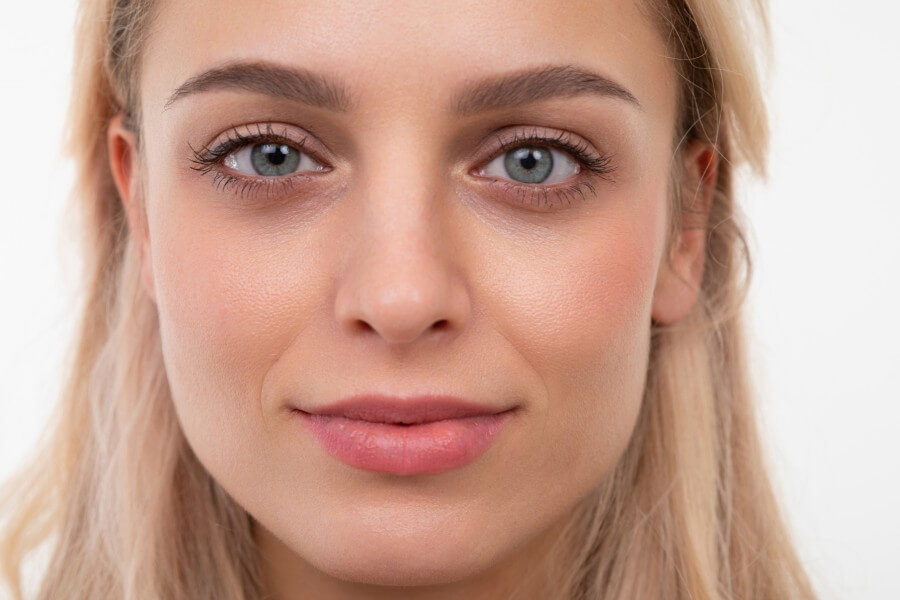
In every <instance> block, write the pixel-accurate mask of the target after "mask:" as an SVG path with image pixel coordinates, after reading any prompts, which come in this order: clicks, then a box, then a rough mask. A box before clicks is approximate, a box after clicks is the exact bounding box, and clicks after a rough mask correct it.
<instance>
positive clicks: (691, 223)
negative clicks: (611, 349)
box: [651, 140, 718, 324]
mask: <svg viewBox="0 0 900 600" xmlns="http://www.w3.org/2000/svg"><path fill="white" fill-rule="evenodd" d="M682 157H683V161H684V162H683V168H682V173H683V176H682V177H681V181H680V183H679V184H680V187H681V194H682V197H683V199H684V201H683V202H682V207H683V212H682V214H681V217H682V219H681V226H680V227H679V231H678V232H677V234H676V236H675V239H674V240H672V244H671V251H670V252H669V255H668V257H667V259H664V260H663V261H662V263H661V264H660V268H659V273H658V274H657V278H656V288H655V290H654V293H653V307H652V311H651V314H652V317H653V320H654V321H655V322H657V323H660V324H671V323H675V322H676V321H679V320H680V319H682V318H684V317H685V316H687V314H688V313H689V312H690V311H691V309H692V308H693V307H694V304H696V302H697V298H698V297H699V295H700V284H701V283H702V281H703V264H704V257H705V255H706V237H707V230H708V227H707V223H708V221H709V211H710V208H711V207H712V201H713V194H714V192H715V190H716V182H717V180H718V155H717V154H716V152H715V150H714V149H713V148H712V146H711V145H710V144H708V143H706V142H702V141H700V140H692V141H691V142H689V143H688V145H687V146H686V147H685V148H684V149H683V150H682Z"/></svg>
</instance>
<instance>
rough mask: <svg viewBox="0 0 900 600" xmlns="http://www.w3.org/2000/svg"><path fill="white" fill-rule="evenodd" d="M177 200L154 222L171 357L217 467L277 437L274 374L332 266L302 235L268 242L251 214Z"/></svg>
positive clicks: (176, 393)
mask: <svg viewBox="0 0 900 600" xmlns="http://www.w3.org/2000/svg"><path fill="white" fill-rule="evenodd" d="M176 205H178V202H172V203H171V204H170V206H168V207H167V208H166V210H165V211H164V214H161V215H160V217H159V218H158V219H157V220H156V222H155V223H153V224H152V227H153V229H152V231H153V234H154V238H153V242H152V246H153V251H152V260H153V276H154V281H155V285H156V293H157V305H158V310H159V316H160V334H161V338H162V345H163V356H164V360H165V364H166V371H167V375H168V378H169V383H170V387H171V390H172V395H173V401H174V403H175V407H176V411H177V413H178V416H179V420H180V422H181V424H182V427H183V428H184V430H185V433H186V435H187V438H188V439H189V440H190V441H191V444H192V446H194V449H195V451H196V452H197V453H198V455H200V456H201V458H202V457H207V458H208V459H209V460H206V461H205V462H206V464H207V465H209V466H210V468H211V469H213V470H215V469H216V468H217V467H216V465H217V460H216V459H215V458H214V457H222V456H227V455H232V456H234V455H235V452H238V453H241V452H244V451H246V452H247V454H245V455H246V456H252V455H255V454H258V452H259V449H260V448H261V447H264V445H265V444H268V443H270V441H271V440H267V435H266V430H265V426H266V425H267V424H268V423H267V421H266V420H267V419H271V414H269V413H267V412H266V410H265V407H264V406H263V404H262V402H263V399H262V391H263V384H264V380H265V377H266V374H267V373H268V371H269V369H270V368H271V366H272V364H273V363H275V362H276V361H277V360H278V358H279V357H280V356H281V355H282V354H283V353H284V351H285V349H286V348H287V347H289V346H290V344H291V343H292V341H293V340H294V339H295V338H296V336H298V335H300V334H301V332H302V331H303V329H304V320H308V319H310V318H312V315H314V314H315V312H316V310H318V309H319V307H320V306H321V302H322V300H321V297H322V294H321V293H320V290H318V288H317V287H316V284H315V282H316V281H317V277H318V275H319V274H320V273H321V272H322V267H321V265H317V266H316V267H315V269H313V268H312V267H311V265H313V264H316V263H315V261H314V260H312V259H309V260H304V257H310V256H313V254H312V252H313V250H312V249H311V248H308V247H306V246H304V243H309V242H304V241H303V237H302V236H293V239H292V241H291V242H290V243H284V242H283V241H280V242H278V243H266V242H273V240H274V238H273V237H268V238H267V237H265V236H261V235H260V234H259V232H258V231H256V232H255V233H251V232H252V231H253V230H252V229H251V228H250V227H248V226H247V224H246V222H244V223H238V221H237V220H235V221H234V222H231V221H230V220H228V219H222V218H221V215H219V216H218V218H214V216H213V215H211V214H209V213H207V212H206V211H204V210H202V209H196V208H194V209H179V208H177V207H176ZM316 298H319V300H318V301H317V300H316ZM317 304H318V305H319V306H318V307H317ZM239 455H240V454H239Z"/></svg>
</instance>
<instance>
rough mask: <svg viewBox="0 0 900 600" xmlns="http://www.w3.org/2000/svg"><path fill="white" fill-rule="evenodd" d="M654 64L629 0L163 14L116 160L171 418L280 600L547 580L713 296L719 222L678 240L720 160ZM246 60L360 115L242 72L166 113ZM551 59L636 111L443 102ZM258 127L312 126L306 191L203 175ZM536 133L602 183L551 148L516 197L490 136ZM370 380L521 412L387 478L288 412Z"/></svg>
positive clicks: (496, 594) (583, 101) (342, 5)
mask: <svg viewBox="0 0 900 600" xmlns="http://www.w3.org/2000/svg"><path fill="white" fill-rule="evenodd" d="M667 55H668V52H667V50H666V48H665V46H664V41H663V38H662V36H661V34H660V32H659V31H658V30H657V28H656V26H655V25H654V23H653V22H652V21H651V20H650V19H649V18H648V16H647V14H646V13H644V12H642V11H641V10H640V9H639V6H638V4H637V3H636V2H633V1H616V0H592V1H591V2H554V1H549V0H548V1H534V2H522V1H521V0H515V1H513V0H498V1H492V2H484V1H483V0H454V1H453V2H420V1H418V0H383V1H372V2H366V3H360V2H357V1H354V0H346V1H344V0H340V1H339V0H329V1H327V2H324V1H319V2H314V1H306V2H299V1H288V0H272V1H269V2H266V3H265V4H264V5H263V4H259V3H257V2H249V1H234V2H228V3H221V2H214V1H212V0H193V1H191V2H171V1H168V2H161V3H160V4H159V12H158V15H157V19H156V20H155V21H154V26H153V28H152V30H151V33H150V36H149V38H148V40H147V44H146V46H145V50H144V53H143V62H142V64H141V78H140V102H141V110H142V123H141V125H142V127H141V130H140V131H141V143H140V144H138V143H137V139H136V136H135V135H134V134H133V133H132V132H131V131H129V130H128V129H126V128H125V127H124V126H123V124H122V123H123V122H122V119H121V118H118V117H117V118H116V119H115V120H114V121H113V122H112V123H111V125H110V127H109V134H108V141H109V149H110V157H111V158H110V163H111V168H112V171H113V174H114V177H115V181H116V184H117V187H118V190H119V193H120V195H121V197H122V199H123V202H124V204H125V206H126V210H127V216H128V220H129V225H130V229H131V231H132V232H133V237H132V240H133V241H134V243H136V244H138V245H139V248H140V251H141V257H142V258H141V260H142V265H143V271H142V273H143V281H144V284H145V288H146V293H147V294H148V295H149V296H150V297H151V298H152V300H153V301H154V302H155V303H156V306H157V308H158V312H159V326H160V331H161V339H162V351H163V356H164V361H165V366H166V371H167V374H168V379H169V384H170V387H171V392H172V399H173V402H174V406H175V409H176V412H177V415H178V419H179V422H180V424H181V426H182V428H183V430H184V433H185V435H186V437H187V439H188V441H189V443H190V445H191V447H192V448H193V450H194V451H195V452H196V454H197V456H198V458H199V459H200V461H201V462H202V464H203V465H204V466H205V467H206V468H207V469H208V470H209V472H210V473H211V474H212V476H213V477H214V478H215V479H216V480H217V481H218V482H219V483H220V484H221V485H222V486H223V487H224V488H225V490H226V491H227V492H228V493H229V494H230V495H231V496H232V497H233V498H234V499H235V500H236V501H237V502H238V503H239V504H240V505H241V506H242V507H243V508H244V509H246V510H247V511H248V513H249V514H250V515H251V516H252V517H253V518H254V519H255V521H256V523H257V525H258V527H257V536H258V541H259V545H260V551H261V554H262V556H263V558H264V562H263V565H264V576H265V585H266V588H267V591H268V593H270V594H272V597H274V598H279V599H284V600H293V599H298V598H316V599H326V600H328V599H333V598H360V597H365V598H380V597H385V598H388V597H390V598H429V599H435V598H457V597H465V598H469V599H475V598H500V597H503V594H504V591H505V590H508V589H509V586H510V585H511V584H512V583H513V582H516V581H518V580H519V579H520V578H521V577H523V576H525V575H526V574H530V575H532V576H537V577H539V576H540V573H542V569H541V567H542V565H545V564H546V563H545V562H544V561H545V560H546V556H545V554H544V552H545V551H546V549H547V548H548V547H549V546H548V544H549V543H550V542H551V541H552V540H553V539H554V538H553V536H554V535H555V534H557V533H558V531H559V527H560V525H561V523H562V522H563V520H564V518H565V517H566V516H567V515H568V514H570V512H571V510H572V509H573V508H574V507H575V506H576V505H577V504H578V502H579V501H581V500H582V499H583V498H585V496H586V495H587V494H588V493H589V492H590V491H591V489H593V488H594V487H595V486H596V485H597V484H599V483H600V482H601V481H602V480H603V478H604V477H605V476H606V475H607V474H609V473H610V472H611V471H612V469H613V468H614V466H615V464H616V462H617V460H618V459H619V458H620V456H621V455H622V452H623V451H624V449H625V447H626V444H627V443H628V440H629V438H630V436H631V434H632V431H633V428H634V425H635V422H636V418H637V415H638V411H639V408H640V405H641V399H642V394H643V391H644V387H645V379H646V373H647V366H648V356H649V341H650V327H651V321H652V320H655V321H656V322H659V323H673V322H676V321H678V320H679V319H681V318H683V317H684V316H685V315H686V314H687V313H688V312H689V311H690V310H691V307H692V306H693V305H694V303H695V302H696V299H697V290H698V287H699V283H700V278H701V275H702V270H703V256H704V243H705V236H704V233H703V225H704V219H705V215H704V214H703V213H702V211H700V213H697V214H693V216H692V219H691V220H689V221H686V222H685V227H684V229H683V230H682V231H681V233H680V235H679V237H678V239H677V240H676V243H675V244H674V245H673V252H672V254H671V256H669V257H667V256H666V255H665V252H664V250H665V245H664V242H665V239H666V229H667V223H668V219H669V218H670V216H671V215H669V213H668V211H669V199H670V194H671V193H672V190H671V189H670V185H671V183H670V176H671V173H672V172H673V168H674V167H675V164H676V163H675V162H673V158H674V159H675V160H678V161H681V166H683V168H684V171H685V174H686V177H685V181H687V182H688V183H687V184H686V185H685V189H688V190H690V191H691V192H692V193H694V194H695V195H696V197H695V198H694V199H693V202H691V203H692V204H693V205H694V206H695V207H698V206H699V207H705V206H708V203H709V201H710V198H711V193H712V188H713V182H714V181H715V160H714V158H713V154H712V153H711V152H710V151H709V148H707V147H706V146H704V145H702V144H700V143H691V144H688V145H685V146H683V147H682V148H681V152H680V153H677V154H676V153H675V138H676V136H675V122H676V85H677V78H676V74H675V70H674V67H673V64H672V61H671V60H670V59H668V58H666V57H667ZM234 61H251V62H254V61H258V62H266V63H269V64H273V65H278V66H286V67H293V68H306V69H309V70H311V71H315V72H317V73H321V74H324V75H327V76H329V77H331V78H335V79H339V80H341V81H342V82H343V83H344V85H345V86H346V88H347V89H348V90H349V92H350V93H351V94H352V96H353V98H354V104H353V106H352V110H350V111H349V112H346V113H340V112H335V111H330V110H326V109H324V108H319V107H312V106H308V105H306V104H304V103H302V102H298V101H294V100H291V99H289V98H286V97H273V96H270V95H268V94H265V93H261V92H259V91H250V90H247V89H233V88H216V89H208V90H205V91H201V92H197V93H191V94H187V95H185V96H184V97H181V98H179V99H177V101H174V102H172V103H171V104H169V105H168V106H167V102H168V101H169V100H170V98H171V96H172V94H173V91H174V90H176V89H177V88H178V87H179V86H181V85H182V84H184V83H185V81H187V80H189V79H190V78H191V77H194V76H196V75H198V74H200V73H203V72H204V71H206V70H208V69H211V68H214V67H217V66H221V65H223V64H227V63H229V62H234ZM545 65H574V66H577V67H579V68H583V69H589V70H591V71H593V72H596V73H600V74H602V75H603V76H605V77H607V78H609V79H610V80H612V81H614V82H616V83H618V84H619V85H621V86H622V87H624V88H625V89H627V90H628V91H629V92H630V93H631V94H633V96H634V97H635V98H636V99H637V101H638V103H639V106H638V105H637V104H635V103H632V102H628V101H626V100H623V99H622V98H620V97H615V96H601V95H597V94H579V95H570V96H567V97H553V98H549V99H544V100H541V101H538V102H528V103H525V104H522V105H517V106H509V107H501V108H495V109H492V110H488V111H484V112H479V113H476V114H472V115H468V116H465V117H459V116H456V115H454V114H453V113H451V112H449V111H448V110H447V106H448V104H447V102H448V98H451V97H454V94H455V93H456V92H457V90H459V89H461V88H462V87H464V86H465V85H466V84H468V83H470V82H471V81H474V80H478V79H481V78H483V77H489V76H493V75H501V74H507V73H511V72H514V71H517V70H521V69H526V68H531V67H540V66H545ZM267 124H276V125H277V126H275V127H273V128H274V129H275V130H277V131H278V132H282V133H285V134H286V135H287V136H288V137H290V138H291V139H295V140H297V141H299V140H301V139H303V138H306V142H305V146H304V148H305V149H307V150H308V151H309V154H308V155H304V156H305V158H303V159H302V162H301V164H300V167H299V168H300V169H301V170H303V171H306V175H305V176H301V177H299V178H297V179H296V180H295V181H294V182H293V183H292V184H291V185H290V186H286V185H271V186H269V187H266V186H265V182H263V185H258V186H256V187H254V188H253V189H255V190H256V191H255V192H247V189H249V188H247V187H246V185H245V186H244V187H243V190H244V193H243V194H241V193H239V192H240V189H241V185H240V184H239V183H234V184H232V185H228V186H225V187H224V188H223V187H222V185H221V183H222V180H221V178H219V179H218V180H216V179H215V174H216V172H218V171H216V170H212V171H210V172H207V173H203V172H201V171H198V170H196V169H193V168H192V167H195V166H197V165H196V163H193V162H191V161H192V158H195V155H194V153H193V151H192V148H193V149H194V150H197V149H202V148H206V147H209V145H211V144H213V143H215V142H216V140H219V139H221V138H222V136H223V135H227V132H228V130H229V128H231V127H232V126H235V125H242V126H246V127H247V128H250V127H252V128H253V129H254V130H255V129H256V128H257V126H258V127H260V128H262V129H265V128H266V126H267ZM246 130H247V129H243V131H246ZM535 131H536V132H537V133H538V134H539V135H542V136H544V137H547V138H550V139H552V138H554V137H557V136H558V135H559V134H561V133H567V134H569V135H571V136H573V139H577V140H579V141H583V143H584V144H585V145H586V147H588V148H589V149H590V150H589V151H590V152H592V153H594V154H602V155H608V156H611V157H612V158H611V163H610V164H611V165H612V166H613V168H614V170H613V171H612V172H611V173H610V175H609V177H608V178H598V177H596V176H594V174H592V173H590V172H589V171H587V170H586V169H582V171H581V172H578V173H576V174H575V175H567V173H571V171H566V170H565V169H564V167H565V164H566V163H565V161H564V160H561V157H563V156H565V155H566V152H565V151H560V152H561V153H562V154H557V155H555V156H556V158H557V160H556V161H555V165H556V166H555V167H554V169H557V168H559V169H561V170H560V171H558V172H559V173H562V176H561V177H558V179H557V180H558V181H562V182H563V183H554V184H550V185H548V184H522V183H521V180H517V179H515V178H513V175H511V174H510V173H509V172H507V171H504V170H503V156H504V155H505V151H503V150H500V149H499V148H498V146H497V140H498V138H499V139H510V140H513V139H516V138H515V136H516V135H517V134H518V135H519V136H520V137H521V135H523V134H524V133H531V132H535ZM521 145H523V144H520V146H521ZM524 145H526V146H527V145H528V144H524ZM248 147H249V146H248ZM546 147H547V146H546V145H545V148H546ZM498 156H499V157H500V159H499V161H495V160H494V159H496V158H497V157H498ZM492 161H494V162H493V163H492V164H494V165H495V168H493V170H489V173H490V175H484V174H482V173H484V171H481V170H480V169H481V168H482V167H485V165H487V164H489V163H491V162H492ZM228 164H231V165H234V164H235V163H228ZM316 165H322V166H323V167H327V169H323V170H319V171H316V170H315V169H314V167H315V166H316ZM498 165H499V168H496V167H497V166H498ZM217 169H219V171H225V172H226V174H227V175H230V176H237V175H243V176H246V177H247V179H245V180H240V181H241V182H243V183H246V182H247V181H248V180H250V181H251V182H252V181H256V182H257V183H258V182H259V180H261V179H263V178H264V176H262V175H258V174H255V173H252V172H251V173H249V174H248V173H236V172H234V169H231V170H230V168H229V167H227V166H225V163H224V162H223V163H222V164H219V165H217ZM554 173H557V171H554ZM554 177H556V175H554ZM588 178H592V179H590V181H592V182H593V191H589V190H586V189H584V188H582V192H581V193H577V194H574V195H573V196H572V197H570V198H569V200H571V201H570V202H566V201H562V202H560V203H558V204H556V205H549V206H545V205H537V204H533V203H532V204H528V203H522V202H520V199H521V198H528V197H529V196H528V195H527V194H526V195H525V196H523V195H522V192H515V191H511V190H509V189H505V188H504V187H503V186H502V185H498V183H499V184H503V183H511V184H513V185H532V186H538V187H540V186H545V187H546V188H547V189H550V188H554V187H555V188H559V187H561V186H563V185H564V184H566V183H568V184H571V183H572V182H574V181H579V180H586V179H588ZM563 180H565V181H563ZM283 181H284V179H282V182H283ZM269 183H271V181H270V182H269ZM549 197H550V198H551V199H552V198H553V196H552V195H551V196H549ZM360 392H381V393H387V394H396V395H404V396H405V395H413V394H423V393H447V394H454V395H458V396H462V397H465V398H469V399H473V400H476V401H480V402H483V403H486V404H489V405H491V406H496V407H498V408H499V407H505V406H510V405H513V404H515V405H518V409H517V412H516V414H515V417H514V418H513V420H512V421H511V422H510V424H509V425H508V426H507V427H506V428H505V429H504V431H503V432H502V434H501V435H500V437H499V438H498V439H497V440H496V442H495V443H494V445H493V446H492V447H491V448H490V449H489V450H488V451H487V453H485V454H484V455H482V456H481V457H480V458H478V459H477V460H476V461H475V462H473V463H471V464H469V465H466V466H465V467H462V468H459V469H455V470H451V471H447V472H444V473H437V474H431V475H421V476H409V477H402V476H390V475H384V474H378V473H373V472H368V471H364V470H360V469H356V468H353V467H350V466H348V465H345V464H344V463H341V462H339V461H337V460H336V459H334V458H333V457H331V456H330V455H329V454H327V453H326V452H325V451H324V450H323V449H322V448H321V447H320V446H319V445H318V443H317V442H316V441H315V440H314V439H313V438H312V437H311V436H310V434H309V433H308V432H306V431H305V430H304V429H303V428H301V427H298V424H297V423H296V421H295V420H294V419H292V418H291V414H290V410H289V407H290V406H291V405H294V406H321V405H323V404H327V403H330V402H333V401H335V400H337V399H340V398H343V397H346V396H349V395H353V394H356V393H360ZM394 586H403V587H394Z"/></svg>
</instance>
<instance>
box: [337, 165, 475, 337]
mask: <svg viewBox="0 0 900 600" xmlns="http://www.w3.org/2000/svg"><path fill="white" fill-rule="evenodd" d="M408 157H409V154H406V160H405V161H402V162H400V161H398V162H394V163H393V164H394V165H397V164H404V163H405V168H404V169H403V174H402V175H399V176H393V175H395V174H396V173H397V169H390V168H387V169H386V170H382V171H381V172H380V176H379V177H378V181H369V182H368V183H367V184H366V185H365V186H364V189H365V191H364V192H363V193H362V194H361V195H360V196H359V197H357V198H355V199H353V200H352V204H353V208H354V210H353V211H351V212H353V213H354V216H353V217H352V218H351V219H350V222H349V223H348V222H347V221H344V224H345V225H346V226H348V227H351V228H352V229H353V231H352V232H349V233H350V235H348V236H347V237H344V236H341V237H342V239H344V240H347V239H348V238H349V239H351V240H352V241H351V242H350V248H349V250H348V249H347V248H345V249H344V251H345V253H344V254H343V263H342V265H341V267H342V268H341V272H340V275H339V277H338V281H337V284H336V285H337V290H336V295H335V307H334V310H335V318H336V320H337V322H338V324H339V326H340V328H341V330H343V331H344V332H345V333H348V334H350V335H355V336H359V335H373V334H374V335H377V336H378V337H379V338H380V339H381V340H382V341H383V342H385V343H388V344H390V345H392V346H397V345H404V344H410V343H413V342H415V341H416V340H420V339H425V338H433V337H436V336H441V337H449V336H453V335H456V334H458V333H459V332H460V331H462V329H463V328H464V327H465V323H466V321H467V319H468V318H469V313H470V302H469V296H468V293H467V291H466V285H465V282H464V281H463V278H462V277H463V275H462V270H461V268H460V267H461V265H460V264H459V257H460V256H461V252H460V251H459V248H458V247H455V244H454V242H453V240H454V239H461V236H456V235H455V234H456V233H459V232H457V231H453V226H452V224H451V222H450V220H449V216H448V214H447V211H446V210H445V209H446V206H443V207H442V202H441V200H440V194H441V192H440V191H439V190H438V189H436V188H437V187H438V186H437V185H436V184H435V180H436V179H437V178H435V177H431V178H429V177H427V176H424V175H421V174H422V173H423V171H424V170H425V169H426V167H425V166H423V165H421V164H420V165H419V166H413V165H411V164H410V161H409V158H408ZM416 169H419V171H418V173H419V174H420V176H416V175H413V176H412V177H410V173H411V172H412V173H416ZM374 172H378V170H377V169H375V170H374ZM345 216H346V215H345ZM346 233H348V232H345V234H346Z"/></svg>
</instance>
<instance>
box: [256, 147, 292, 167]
mask: <svg viewBox="0 0 900 600" xmlns="http://www.w3.org/2000/svg"><path fill="white" fill-rule="evenodd" d="M262 151H263V154H265V156H266V159H267V160H268V161H269V162H270V163H272V164H273V165H275V166H279V165H281V164H283V163H284V161H285V160H286V159H287V155H288V152H289V149H288V147H287V146H285V145H281V146H276V145H275V144H266V145H265V146H263V148H262Z"/></svg>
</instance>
